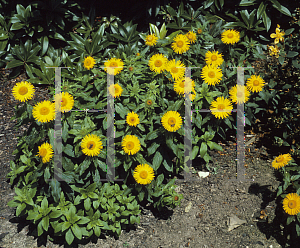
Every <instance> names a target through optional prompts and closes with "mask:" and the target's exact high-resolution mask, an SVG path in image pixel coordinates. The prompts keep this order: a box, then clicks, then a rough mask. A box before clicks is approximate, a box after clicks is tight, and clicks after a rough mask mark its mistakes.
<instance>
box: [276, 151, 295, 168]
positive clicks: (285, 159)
mask: <svg viewBox="0 0 300 248" xmlns="http://www.w3.org/2000/svg"><path fill="white" fill-rule="evenodd" d="M291 160H292V157H291V155H290V154H289V153H287V154H281V155H279V156H278V157H276V158H275V159H274V160H273V162H272V166H273V167H274V168H275V169H279V168H281V167H284V166H285V165H287V164H288V163H289V161H291Z"/></svg>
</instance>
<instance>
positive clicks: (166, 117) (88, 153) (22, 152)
mask: <svg viewBox="0 0 300 248" xmlns="http://www.w3.org/2000/svg"><path fill="white" fill-rule="evenodd" d="M166 11H167V14H168V18H169V19H168V23H161V24H160V25H155V24H150V25H149V31H148V32H147V33H139V32H138V31H137V24H133V22H131V21H130V22H126V23H122V22H121V21H120V20H119V19H118V18H115V19H113V20H111V21H114V25H111V23H110V24H109V25H99V24H97V25H96V24H95V22H94V19H91V18H87V17H83V18H82V21H81V22H79V25H78V26H77V27H76V29H74V30H73V31H72V32H69V33H68V36H66V37H61V40H63V41H64V42H65V44H66V45H65V47H64V49H58V48H55V47H54V46H53V45H52V44H51V43H49V42H48V41H47V38H43V37H47V36H43V37H42V38H41V39H40V40H38V39H37V41H38V42H39V43H40V44H38V42H36V41H34V40H33V41H32V40H24V41H23V40H22V39H21V40H20V45H15V46H14V47H13V48H11V49H12V54H8V51H6V52H3V53H2V55H3V56H6V57H5V59H6V60H10V59H11V60H12V62H10V63H8V64H7V68H15V70H14V74H15V75H17V73H18V70H20V69H21V67H22V66H24V67H25V69H26V72H27V74H28V76H29V78H30V79H29V80H28V82H20V83H18V84H16V86H15V88H14V90H13V92H12V94H13V95H14V97H15V98H16V99H17V100H19V101H20V104H19V105H17V106H16V108H15V110H16V115H15V119H17V121H18V126H21V125H23V124H26V123H30V128H29V130H28V131H27V132H26V133H25V134H24V136H23V137H20V139H19V141H18V148H17V149H16V151H15V152H14V154H16V158H15V160H14V161H11V169H12V171H11V172H10V173H9V174H8V176H7V177H8V178H9V180H10V183H11V184H12V185H13V186H15V191H16V194H17V196H16V197H15V199H14V200H13V201H11V202H10V203H9V206H11V207H17V209H16V215H17V216H26V219H27V220H32V221H33V223H34V224H35V225H36V228H37V235H38V236H42V237H44V238H47V235H48V234H49V235H50V234H51V237H50V239H53V237H54V236H61V237H64V238H65V240H66V242H67V243H68V244H69V245H71V244H73V242H76V239H78V240H81V239H83V238H89V237H92V236H97V237H99V236H100V234H101V232H106V233H108V234H112V235H116V236H118V235H120V232H121V229H122V228H125V226H126V225H133V224H134V223H139V217H138V214H139V213H140V210H139V205H142V204H146V203H148V202H150V203H152V204H153V206H154V207H155V208H158V209H161V208H163V207H171V208H175V207H176V206H178V205H180V200H181V199H182V197H183V196H182V195H181V194H178V193H176V191H175V189H174V187H175V186H174V181H175V179H174V178H173V177H174V175H176V174H178V173H180V172H181V171H183V170H184V169H185V168H184V162H186V161H185V157H184V134H185V130H184V128H183V126H184V123H185V120H184V118H183V116H185V97H188V98H189V99H190V101H191V104H192V105H191V106H192V109H198V110H199V109H210V110H212V112H210V113H199V112H195V113H194V114H193V116H192V117H191V119H192V137H193V138H192V156H191V158H190V159H191V160H193V161H196V159H199V158H198V155H200V157H201V158H200V161H201V162H202V164H204V165H205V166H206V169H207V170H210V171H216V170H215V168H209V167H208V165H207V164H208V162H209V160H210V157H209V154H208V149H216V150H221V149H222V148H221V147H220V146H219V145H218V144H217V143H216V140H217V139H218V138H220V137H221V138H225V133H226V132H227V131H228V130H235V129H236V125H235V123H236V118H237V116H236V114H235V113H234V112H232V110H233V109H234V108H236V106H237V104H238V103H245V123H246V124H247V125H255V123H256V120H257V119H258V118H259V119H263V118H265V117H266V116H267V114H266V113H267V111H268V110H269V109H270V108H273V110H271V111H274V112H275V114H276V118H278V119H280V118H281V120H282V122H281V123H280V124H282V126H281V129H283V128H282V127H283V125H286V123H287V122H288V123H289V124H290V125H289V129H290V130H289V131H286V132H284V131H283V132H282V136H281V137H279V136H276V137H277V138H275V139H276V141H277V142H278V144H279V145H281V144H283V145H289V146H291V149H292V150H291V151H292V152H293V153H292V155H293V156H294V157H297V155H299V144H298V142H297V141H296V138H295V135H299V134H298V131H299V128H298V129H297V127H298V126H297V122H298V118H299V117H298V116H299V104H298V105H297V106H296V104H295V103H298V101H299V90H298V81H299V73H298V70H297V69H299V63H298V61H299V59H298V58H299V57H297V56H298V52H297V50H299V34H298V33H299V21H298V20H297V19H295V21H294V24H293V25H296V26H295V27H294V28H290V29H288V30H282V29H281V28H280V26H278V27H277V28H276V30H275V31H274V33H273V34H271V36H270V38H272V39H274V44H270V45H268V46H267V45H264V44H261V43H259V42H257V41H255V40H253V37H252V36H251V37H250V36H249V35H248V32H247V30H246V29H245V28H244V27H243V25H241V26H239V27H236V26H235V29H231V28H228V23H226V22H224V21H223V20H218V21H214V22H211V21H210V20H209V19H208V18H207V17H206V16H204V15H202V11H201V9H193V8H192V6H188V8H185V6H184V4H181V5H179V6H178V9H176V10H175V9H174V8H172V7H171V6H167V7H166ZM17 12H18V14H17V15H18V16H15V17H18V18H19V20H21V21H22V18H21V17H20V16H22V15H24V16H25V17H26V16H27V15H28V13H30V7H26V8H25V7H23V6H22V5H17ZM243 13H244V12H243ZM297 13H298V12H297ZM160 14H161V16H162V17H165V16H166V12H164V11H163V10H162V12H161V13H160ZM251 16H252V14H251ZM295 18H297V16H296V15H295ZM1 20H2V23H1V26H2V28H3V27H4V28H8V29H9V25H10V24H11V23H6V21H5V18H2V19H1ZM13 20H16V19H13ZM15 23H19V21H16V22H15ZM4 24H5V25H6V26H5V25H4ZM94 24H95V25H94ZM297 25H298V26H297ZM16 26H17V27H19V26H18V25H14V27H13V28H10V30H12V31H13V30H14V29H15V28H16ZM29 26H30V25H29ZM22 27H23V26H22ZM25 30H26V31H25V33H26V32H27V31H28V30H27V29H25ZM29 34H30V32H29V33H28V35H29ZM24 35H25V34H24ZM288 35H292V36H288ZM29 36H30V35H29ZM2 40H4V41H5V42H6V43H5V44H4V43H2V44H3V46H4V47H6V45H7V43H8V41H9V35H8V36H5V35H4V36H3V39H2ZM12 44H13V43H12ZM3 50H4V49H3ZM268 51H270V54H269V55H267V54H266V53H267V52H268ZM264 53H265V55H264ZM38 54H40V55H42V56H41V58H38V56H37V55H38ZM266 59H272V60H274V64H271V65H270V64H268V65H267V68H266V69H265V70H266V71H268V72H269V71H270V72H272V71H274V68H275V70H278V71H280V70H281V66H282V67H283V66H285V65H286V64H289V66H290V68H293V71H292V72H290V71H289V73H291V75H292V77H293V78H294V81H291V82H285V83H284V85H282V84H283V82H281V81H280V79H276V81H275V78H274V77H273V76H272V75H269V74H265V73H262V72H261V73H258V70H255V69H254V68H249V69H248V70H245V86H244V87H242V86H240V85H237V84H236V69H235V68H233V67H238V66H239V67H251V66H252V65H253V63H255V62H256V61H258V60H266ZM277 60H278V62H277ZM30 64H31V65H32V66H29V65H30ZM33 64H35V65H33ZM59 66H61V67H68V69H62V92H61V93H60V92H55V86H54V83H53V82H54V79H55V75H54V69H49V68H46V67H59ZM186 67H193V68H197V69H192V77H191V78H189V77H185V68H186ZM51 70H52V71H51ZM108 75H110V76H108ZM112 77H113V79H114V82H111V81H110V82H108V81H109V80H111V79H112ZM286 77H287V76H286V75H282V77H281V80H285V78H286ZM288 78H291V76H290V75H288ZM108 83H109V85H110V87H108V88H107V86H108ZM36 84H47V85H50V92H49V94H50V95H51V101H44V102H39V103H38V102H34V101H32V100H31V99H32V96H33V94H34V91H35V90H34V85H36ZM282 89H288V90H289V91H290V93H289V94H291V95H288V94H287V93H286V92H282V93H281V90H282ZM287 95H288V96H287ZM109 97H110V98H112V97H113V98H114V108H115V117H114V123H115V149H116V150H115V151H116V153H115V165H114V166H115V168H114V169H115V173H116V174H115V176H116V179H123V181H109V182H107V183H103V182H102V181H101V180H100V179H105V178H106V174H107V172H108V170H107V164H106V153H107V150H106V149H107V146H106V142H107V138H106V133H107V130H108V127H107V121H108V120H107V113H106V112H104V111H102V110H103V109H106V108H107V99H108V98H109ZM60 99H61V105H60V104H58V105H55V103H58V102H60V101H59V100H60ZM282 102H284V103H286V105H288V104H290V105H289V107H288V109H287V110H288V112H284V111H282V110H281V109H282V108H281V107H280V104H282ZM286 105H284V106H286ZM286 107H287V106H286ZM57 109H59V111H60V112H61V123H62V154H63V156H62V167H63V173H62V174H61V178H62V179H63V181H57V180H55V179H54V180H52V181H48V180H49V179H52V178H53V176H54V159H53V157H54V150H53V149H54V119H55V114H56V111H57ZM81 110H86V111H81ZM89 110H97V111H89ZM291 119H292V121H291ZM267 120H269V117H268V118H267ZM277 124H278V122H274V123H273V125H277ZM272 128H273V126H272ZM279 128H280V127H279ZM293 132H294V133H293ZM289 152H290V148H289V149H288V150H287V152H285V153H283V154H280V155H279V156H278V157H277V158H275V159H274V162H273V167H274V168H275V169H280V170H282V172H283V182H284V183H283V185H281V186H280V187H279V189H278V196H280V197H282V198H284V199H283V203H282V204H283V210H284V211H285V212H286V214H287V215H288V216H287V223H286V224H287V226H289V225H290V224H291V223H293V224H294V230H295V231H296V236H297V235H298V236H300V228H299V218H300V215H299V212H300V200H299V193H300V192H299V183H298V180H299V178H300V175H298V173H299V167H298V165H297V163H296V162H295V161H294V160H293V159H292V157H291V155H290V154H289ZM286 193H289V194H286ZM295 216H297V218H295Z"/></svg>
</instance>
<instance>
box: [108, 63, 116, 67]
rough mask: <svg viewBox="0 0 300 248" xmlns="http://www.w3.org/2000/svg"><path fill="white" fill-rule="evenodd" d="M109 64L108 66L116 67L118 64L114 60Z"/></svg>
mask: <svg viewBox="0 0 300 248" xmlns="http://www.w3.org/2000/svg"><path fill="white" fill-rule="evenodd" d="M109 66H110V67H118V64H117V63H116V62H111V63H110V65H109Z"/></svg>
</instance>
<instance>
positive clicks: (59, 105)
mask: <svg viewBox="0 0 300 248" xmlns="http://www.w3.org/2000/svg"><path fill="white" fill-rule="evenodd" d="M59 99H61V101H60V102H59ZM54 101H55V109H56V110H57V111H61V112H63V113H64V112H69V111H70V110H71V109H72V108H73V106H74V98H73V96H72V95H71V94H69V93H68V92H63V93H59V94H56V95H55V97H54Z"/></svg>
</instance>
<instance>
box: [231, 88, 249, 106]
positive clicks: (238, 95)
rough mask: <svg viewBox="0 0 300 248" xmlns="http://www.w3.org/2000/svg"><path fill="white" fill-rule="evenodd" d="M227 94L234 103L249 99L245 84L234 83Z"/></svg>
mask: <svg viewBox="0 0 300 248" xmlns="http://www.w3.org/2000/svg"><path fill="white" fill-rule="evenodd" d="M229 95H230V98H231V100H232V102H234V103H245V102H247V101H248V100H249V96H250V92H249V91H248V90H247V87H246V86H242V85H239V84H238V85H236V86H233V87H232V88H231V89H230V90H229Z"/></svg>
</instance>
